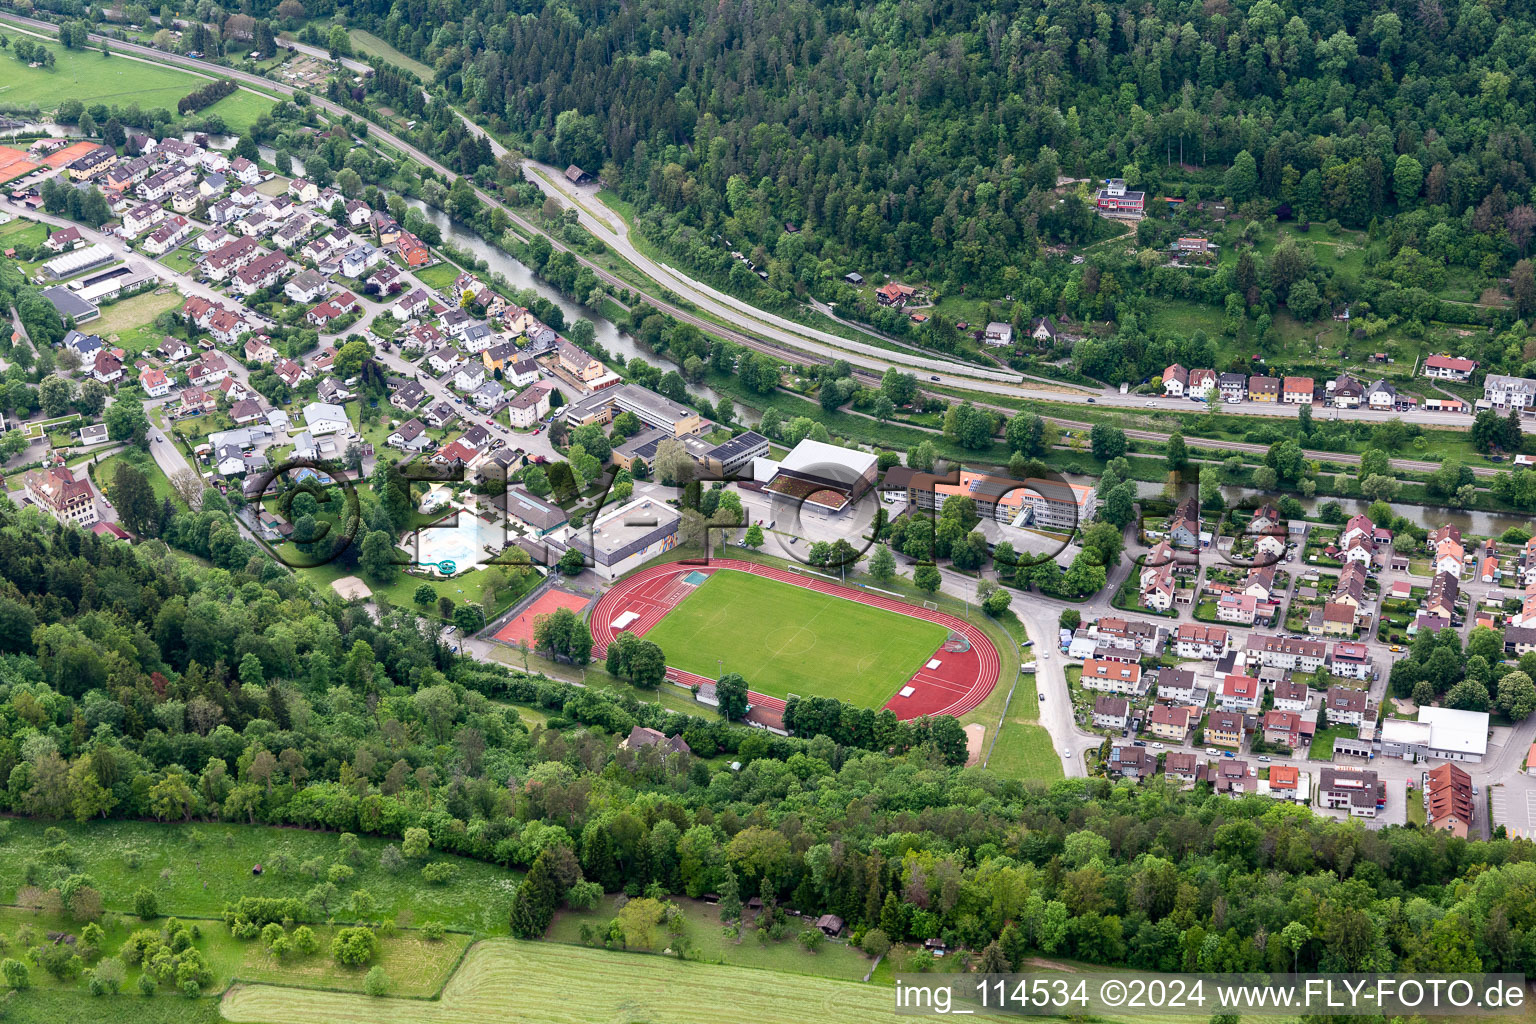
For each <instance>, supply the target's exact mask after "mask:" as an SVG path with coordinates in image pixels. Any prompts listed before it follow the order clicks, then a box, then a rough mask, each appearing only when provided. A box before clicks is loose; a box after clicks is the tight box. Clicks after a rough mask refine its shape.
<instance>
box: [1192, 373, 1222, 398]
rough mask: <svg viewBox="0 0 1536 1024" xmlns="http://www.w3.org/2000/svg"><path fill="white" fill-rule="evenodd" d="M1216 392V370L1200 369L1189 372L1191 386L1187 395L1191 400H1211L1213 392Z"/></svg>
mask: <svg viewBox="0 0 1536 1024" xmlns="http://www.w3.org/2000/svg"><path fill="white" fill-rule="evenodd" d="M1215 390H1216V371H1215V370H1205V369H1200V370H1190V371H1189V386H1188V387H1187V388H1186V389H1185V394H1186V395H1188V396H1189V397H1190V398H1204V399H1209V398H1210V397H1211V392H1213V391H1215Z"/></svg>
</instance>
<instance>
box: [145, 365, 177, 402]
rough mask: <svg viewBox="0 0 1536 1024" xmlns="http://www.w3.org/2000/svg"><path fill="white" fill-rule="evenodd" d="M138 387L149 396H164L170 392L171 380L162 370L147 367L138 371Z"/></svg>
mask: <svg viewBox="0 0 1536 1024" xmlns="http://www.w3.org/2000/svg"><path fill="white" fill-rule="evenodd" d="M139 387H141V388H143V389H144V393H145V394H146V395H148V396H149V397H150V398H164V397H165V396H166V395H168V394H170V393H171V380H170V378H169V377H167V376H166V375H165V371H164V370H159V369H156V368H154V367H147V368H145V369H144V370H141V371H140V372H139Z"/></svg>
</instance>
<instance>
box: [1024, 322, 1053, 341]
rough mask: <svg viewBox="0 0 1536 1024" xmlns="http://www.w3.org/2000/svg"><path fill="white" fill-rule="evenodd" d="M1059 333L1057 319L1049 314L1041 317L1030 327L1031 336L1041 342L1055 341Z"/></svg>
mask: <svg viewBox="0 0 1536 1024" xmlns="http://www.w3.org/2000/svg"><path fill="white" fill-rule="evenodd" d="M1058 333H1059V329H1058V328H1057V326H1056V321H1055V319H1053V318H1052V317H1048V316H1042V317H1040V318H1039V319H1037V320H1036V321H1035V322H1034V323H1033V324H1031V325H1030V328H1029V336H1030V337H1031V338H1033V339H1034V340H1036V341H1040V342H1052V341H1055V340H1056V336H1057V334H1058Z"/></svg>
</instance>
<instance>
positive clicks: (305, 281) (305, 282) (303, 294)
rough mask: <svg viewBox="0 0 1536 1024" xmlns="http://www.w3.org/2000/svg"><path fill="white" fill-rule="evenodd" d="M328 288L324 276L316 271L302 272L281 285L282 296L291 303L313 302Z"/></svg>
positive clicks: (327, 282)
mask: <svg viewBox="0 0 1536 1024" xmlns="http://www.w3.org/2000/svg"><path fill="white" fill-rule="evenodd" d="M329 288H330V282H329V281H328V280H327V279H326V276H325V275H324V274H322V273H320V272H319V271H318V270H304V271H301V272H299V273H298V274H295V275H294V276H293V277H292V278H290V279H289V281H288V283H287V284H285V285H283V294H284V295H286V296H288V298H289V299H290V300H291V301H293V302H314V301H315V300H316V299H318V298H319V297H320V296H322V295H324V294H325V293H326V291H327V290H328V289H329Z"/></svg>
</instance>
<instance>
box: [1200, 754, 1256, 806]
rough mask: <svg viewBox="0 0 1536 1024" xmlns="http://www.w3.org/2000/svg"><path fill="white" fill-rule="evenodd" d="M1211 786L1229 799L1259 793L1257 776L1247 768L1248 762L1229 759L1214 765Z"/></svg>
mask: <svg viewBox="0 0 1536 1024" xmlns="http://www.w3.org/2000/svg"><path fill="white" fill-rule="evenodd" d="M1211 784H1212V786H1213V787H1214V788H1215V790H1216V792H1218V793H1224V794H1226V795H1227V796H1230V797H1240V796H1247V795H1248V794H1250V793H1257V792H1258V791H1259V780H1258V776H1257V775H1255V774H1254V772H1253V769H1252V768H1250V767H1249V766H1248V762H1247V761H1239V760H1236V759H1234V758H1230V757H1228V758H1222V759H1221V760H1220V761H1218V762H1217V763H1216V774H1215V777H1214V778H1212V779H1211Z"/></svg>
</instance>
